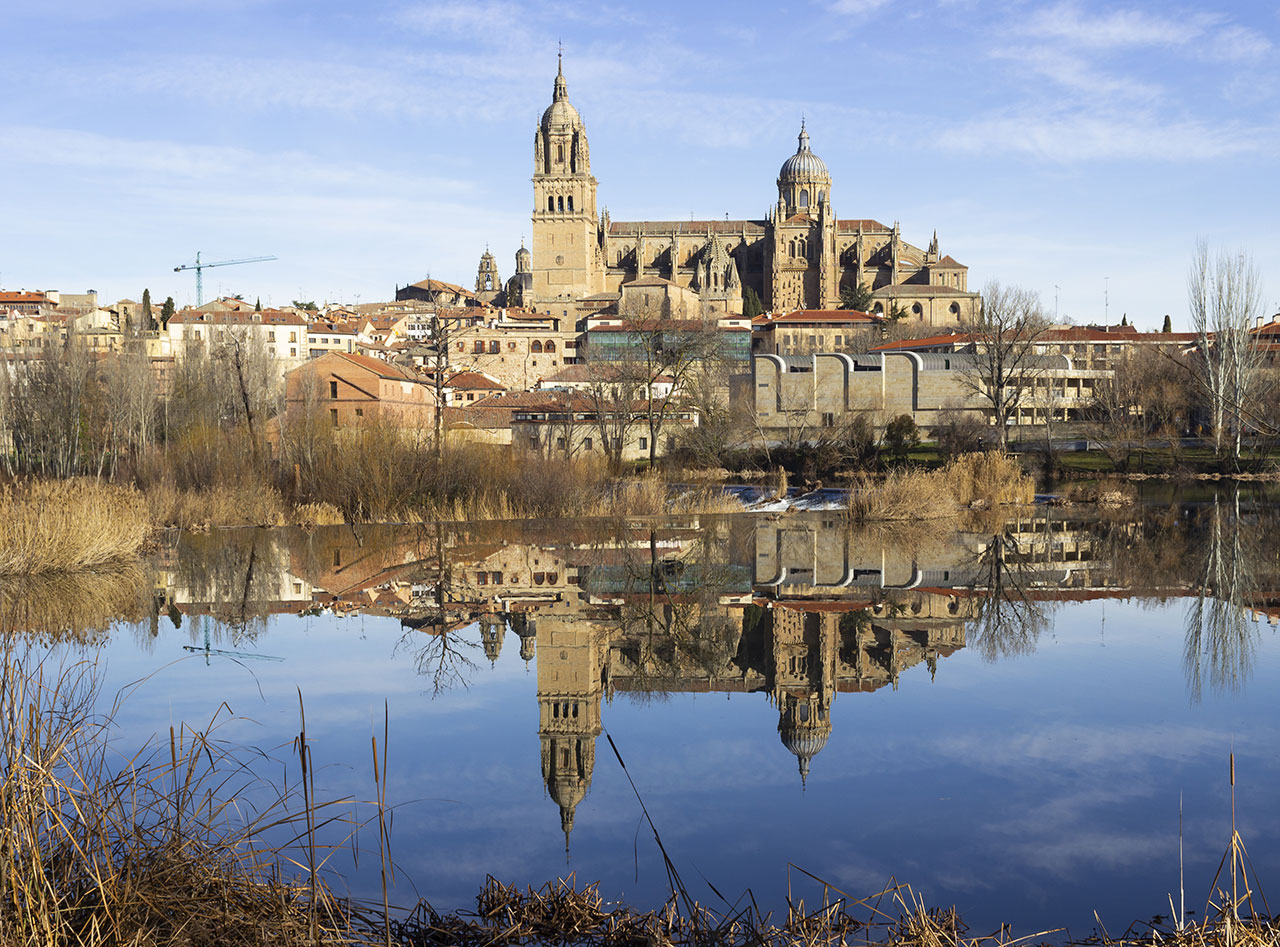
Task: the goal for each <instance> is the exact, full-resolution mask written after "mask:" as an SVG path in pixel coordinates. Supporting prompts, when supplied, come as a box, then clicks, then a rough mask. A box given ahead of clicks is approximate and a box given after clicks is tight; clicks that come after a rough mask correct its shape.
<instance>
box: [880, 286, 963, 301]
mask: <svg viewBox="0 0 1280 947" xmlns="http://www.w3.org/2000/svg"><path fill="white" fill-rule="evenodd" d="M871 295H872V296H873V297H875V298H887V297H891V296H976V295H977V293H970V292H967V291H965V290H963V289H956V288H955V287H954V286H935V285H934V284H932V283H892V284H890V285H888V286H881V287H880V288H879V289H877V290H873V291H872V293H871Z"/></svg>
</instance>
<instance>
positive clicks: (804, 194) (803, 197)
mask: <svg viewBox="0 0 1280 947" xmlns="http://www.w3.org/2000/svg"><path fill="white" fill-rule="evenodd" d="M800 206H801V207H808V206H809V192H808V191H801V192H800Z"/></svg>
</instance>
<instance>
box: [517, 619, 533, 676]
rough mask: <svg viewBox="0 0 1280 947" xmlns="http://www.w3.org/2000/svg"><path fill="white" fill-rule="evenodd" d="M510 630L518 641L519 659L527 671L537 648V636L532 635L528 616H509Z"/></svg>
mask: <svg viewBox="0 0 1280 947" xmlns="http://www.w3.org/2000/svg"><path fill="white" fill-rule="evenodd" d="M511 630H512V631H514V632H515V633H516V636H517V637H518V638H519V639H520V659H521V660H522V661H524V664H525V668H526V669H527V668H528V667H529V662H530V661H532V660H533V655H534V652H535V649H536V648H537V643H538V638H537V635H536V634H535V633H534V630H533V626H532V625H530V624H529V619H528V616H526V615H523V614H515V615H512V616H511Z"/></svg>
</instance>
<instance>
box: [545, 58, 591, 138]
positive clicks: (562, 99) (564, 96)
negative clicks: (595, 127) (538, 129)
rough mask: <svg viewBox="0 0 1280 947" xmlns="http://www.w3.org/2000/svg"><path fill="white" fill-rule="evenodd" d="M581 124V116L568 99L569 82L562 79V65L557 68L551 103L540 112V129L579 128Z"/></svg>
mask: <svg viewBox="0 0 1280 947" xmlns="http://www.w3.org/2000/svg"><path fill="white" fill-rule="evenodd" d="M581 126H582V116H581V115H579V114H578V110H577V109H576V108H574V107H573V104H572V103H571V102H570V101H569V84H568V83H567V82H565V81H564V69H563V67H560V68H557V69H556V85H555V89H554V91H553V92H552V94H551V104H550V105H548V106H547V110H546V111H545V112H543V113H542V130H543V131H550V130H551V129H553V128H555V129H557V130H559V131H563V130H564V129H565V128H580V127H581Z"/></svg>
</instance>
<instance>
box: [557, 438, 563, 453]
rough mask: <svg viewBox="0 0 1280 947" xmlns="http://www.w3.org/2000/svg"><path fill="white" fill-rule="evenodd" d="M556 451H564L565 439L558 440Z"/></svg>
mask: <svg viewBox="0 0 1280 947" xmlns="http://www.w3.org/2000/svg"><path fill="white" fill-rule="evenodd" d="M556 450H564V438H563V437H557V438H556Z"/></svg>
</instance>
